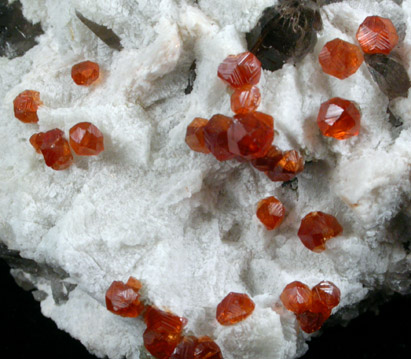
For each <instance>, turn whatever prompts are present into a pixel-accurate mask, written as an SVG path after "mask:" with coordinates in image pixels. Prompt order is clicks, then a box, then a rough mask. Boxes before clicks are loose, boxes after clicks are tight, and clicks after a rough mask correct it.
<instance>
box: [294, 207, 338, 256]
mask: <svg viewBox="0 0 411 359" xmlns="http://www.w3.org/2000/svg"><path fill="white" fill-rule="evenodd" d="M342 231H343V228H342V227H341V225H340V224H339V223H338V221H337V219H336V218H335V217H334V216H332V215H330V214H326V213H323V212H311V213H308V214H307V215H306V216H305V217H304V218H303V219H302V221H301V225H300V229H299V230H298V237H299V238H300V239H301V242H303V244H304V245H305V246H306V247H307V248H308V249H310V250H312V251H313V252H317V253H319V252H322V251H323V250H324V249H325V242H326V241H327V240H329V239H330V238H333V237H336V236H338V235H339V234H341V233H342Z"/></svg>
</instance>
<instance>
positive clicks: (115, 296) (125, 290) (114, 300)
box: [106, 277, 144, 318]
mask: <svg viewBox="0 0 411 359" xmlns="http://www.w3.org/2000/svg"><path fill="white" fill-rule="evenodd" d="M140 288H141V283H140V282H139V281H137V279H135V278H133V277H130V279H129V280H128V282H127V284H124V283H123V282H120V281H114V282H113V283H112V284H111V286H110V287H109V288H108V290H107V292H106V307H107V309H108V310H109V311H110V312H112V313H114V314H117V315H120V316H122V317H130V318H135V317H138V316H139V315H140V314H141V312H142V311H143V309H144V305H143V303H141V301H140V294H139V293H138V291H139V290H140Z"/></svg>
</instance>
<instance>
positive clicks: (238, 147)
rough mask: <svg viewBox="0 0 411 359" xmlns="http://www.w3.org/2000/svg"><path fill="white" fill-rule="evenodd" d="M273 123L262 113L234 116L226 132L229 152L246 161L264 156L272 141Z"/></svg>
mask: <svg viewBox="0 0 411 359" xmlns="http://www.w3.org/2000/svg"><path fill="white" fill-rule="evenodd" d="M273 121H274V120H273V118H272V117H271V116H269V115H267V114H265V113H262V112H252V113H247V114H238V115H235V116H234V120H233V121H232V123H231V125H230V127H229V129H228V131H227V142H228V150H229V152H230V153H232V154H234V155H236V156H240V157H243V158H245V159H247V160H252V159H255V158H260V157H263V156H265V155H266V154H267V152H268V150H269V149H270V147H271V144H272V142H273V139H274V128H273Z"/></svg>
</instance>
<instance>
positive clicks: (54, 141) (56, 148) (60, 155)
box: [35, 128, 73, 171]
mask: <svg viewBox="0 0 411 359" xmlns="http://www.w3.org/2000/svg"><path fill="white" fill-rule="evenodd" d="M38 145H40V150H41V153H42V154H43V157H44V161H45V162H46V165H47V166H49V167H51V168H52V169H53V170H56V171H60V170H65V169H66V168H68V167H70V166H71V165H72V163H73V155H72V154H71V151H70V146H69V143H68V141H67V140H66V139H65V138H64V133H63V131H61V130H59V129H58V128H55V129H54V130H50V131H47V132H44V133H41V132H40V133H39V134H38V136H37V137H36V142H35V148H37V146H38Z"/></svg>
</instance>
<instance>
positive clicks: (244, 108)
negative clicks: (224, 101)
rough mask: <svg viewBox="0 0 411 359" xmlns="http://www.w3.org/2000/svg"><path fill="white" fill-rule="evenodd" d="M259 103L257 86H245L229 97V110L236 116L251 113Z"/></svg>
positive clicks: (259, 94)
mask: <svg viewBox="0 0 411 359" xmlns="http://www.w3.org/2000/svg"><path fill="white" fill-rule="evenodd" d="M260 102H261V93H260V90H259V89H258V87H257V86H252V85H246V86H243V87H241V88H239V89H236V90H235V91H234V93H233V94H232V95H231V110H232V111H233V112H234V113H237V114H244V113H249V112H253V111H255V110H256V109H257V107H258V106H259V105H260Z"/></svg>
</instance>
